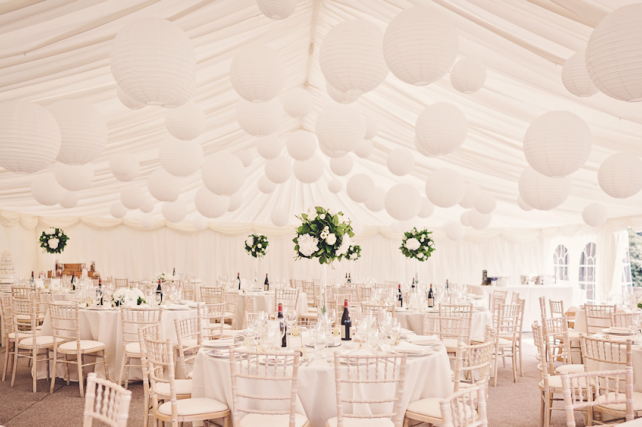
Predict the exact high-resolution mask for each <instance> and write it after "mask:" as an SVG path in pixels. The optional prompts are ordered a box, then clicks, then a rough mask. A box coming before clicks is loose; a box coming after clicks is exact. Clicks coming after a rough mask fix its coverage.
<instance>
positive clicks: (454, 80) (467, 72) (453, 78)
mask: <svg viewBox="0 0 642 427" xmlns="http://www.w3.org/2000/svg"><path fill="white" fill-rule="evenodd" d="M485 81H486V67H484V64H482V63H481V61H480V60H478V59H475V58H462V59H460V60H459V61H457V63H456V64H455V65H454V66H453V68H452V70H450V84H451V85H453V87H454V88H455V89H456V90H457V91H459V92H461V93H466V94H471V93H475V92H477V91H478V90H479V89H481V88H482V86H484V82H485Z"/></svg>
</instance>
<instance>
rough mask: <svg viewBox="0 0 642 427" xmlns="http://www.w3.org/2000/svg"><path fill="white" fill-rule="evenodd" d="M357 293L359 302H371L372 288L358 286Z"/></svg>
mask: <svg viewBox="0 0 642 427" xmlns="http://www.w3.org/2000/svg"><path fill="white" fill-rule="evenodd" d="M357 293H358V295H359V301H360V302H368V301H371V300H372V288H371V287H370V286H367V285H358V286H357Z"/></svg>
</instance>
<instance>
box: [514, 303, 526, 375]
mask: <svg viewBox="0 0 642 427" xmlns="http://www.w3.org/2000/svg"><path fill="white" fill-rule="evenodd" d="M517 304H519V306H520V308H519V325H517V338H516V342H515V345H516V347H515V349H516V350H517V357H518V359H519V376H520V377H523V376H524V368H523V364H522V360H523V353H522V349H523V341H522V332H523V330H524V328H523V326H524V310H525V307H526V300H525V299H520V298H517Z"/></svg>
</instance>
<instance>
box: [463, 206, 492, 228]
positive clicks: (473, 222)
mask: <svg viewBox="0 0 642 427" xmlns="http://www.w3.org/2000/svg"><path fill="white" fill-rule="evenodd" d="M492 219H493V217H492V215H491V214H484V213H481V212H477V210H476V209H471V210H470V211H468V223H469V224H470V226H471V227H473V228H474V229H475V230H483V229H485V228H487V227H488V226H489V225H490V222H491V220H492Z"/></svg>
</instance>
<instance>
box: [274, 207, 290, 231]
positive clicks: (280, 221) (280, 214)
mask: <svg viewBox="0 0 642 427" xmlns="http://www.w3.org/2000/svg"><path fill="white" fill-rule="evenodd" d="M270 219H271V220H272V224H274V225H275V226H277V227H284V226H286V225H287V224H288V211H286V210H285V209H283V208H276V209H274V210H273V211H272V215H270Z"/></svg>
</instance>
